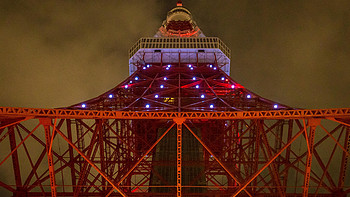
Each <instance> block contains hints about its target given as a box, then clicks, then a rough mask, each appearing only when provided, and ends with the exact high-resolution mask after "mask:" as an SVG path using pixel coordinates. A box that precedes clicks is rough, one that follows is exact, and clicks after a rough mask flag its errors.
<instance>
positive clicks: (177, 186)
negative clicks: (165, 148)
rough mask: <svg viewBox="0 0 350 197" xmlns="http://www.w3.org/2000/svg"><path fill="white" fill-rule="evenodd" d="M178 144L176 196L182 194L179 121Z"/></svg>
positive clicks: (178, 130) (178, 126) (179, 126)
mask: <svg viewBox="0 0 350 197" xmlns="http://www.w3.org/2000/svg"><path fill="white" fill-rule="evenodd" d="M176 134H177V135H176V136H177V137H176V144H177V149H176V155H177V156H176V169H177V170H176V172H177V173H176V174H177V176H176V177H177V179H176V196H178V197H179V196H181V174H182V172H181V165H182V155H181V154H182V150H181V149H182V124H181V123H180V124H179V123H178V124H177V132H176Z"/></svg>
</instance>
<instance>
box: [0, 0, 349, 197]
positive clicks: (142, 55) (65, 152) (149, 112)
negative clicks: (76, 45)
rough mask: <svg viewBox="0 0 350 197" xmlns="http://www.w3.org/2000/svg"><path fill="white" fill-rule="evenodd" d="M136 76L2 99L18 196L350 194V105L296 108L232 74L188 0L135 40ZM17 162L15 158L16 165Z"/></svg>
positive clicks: (5, 155)
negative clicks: (92, 91)
mask: <svg viewBox="0 0 350 197" xmlns="http://www.w3.org/2000/svg"><path fill="white" fill-rule="evenodd" d="M129 54H130V60H129V72H130V76H129V77H128V78H127V79H126V80H124V81H123V82H122V83H120V84H119V85H117V86H116V87H115V88H113V89H111V90H109V91H107V92H106V93H104V94H102V95H100V96H98V97H96V98H93V99H90V100H87V101H84V102H81V103H78V104H75V105H72V106H70V107H67V108H59V109H33V108H10V107H0V148H1V155H2V156H1V161H0V162H1V163H0V169H1V170H2V171H5V170H7V171H9V172H8V173H11V174H12V175H11V176H7V177H6V178H1V179H0V186H1V188H2V190H1V191H4V192H7V193H6V194H12V195H13V196H50V195H51V196H208V197H209V196H213V197H214V196H215V197H216V196H266V197H267V196H308V195H310V196H342V197H345V196H347V194H348V193H350V170H349V162H348V159H349V156H350V153H349V152H350V109H349V108H342V109H319V110H304V109H294V108H291V107H289V106H286V105H283V104H281V103H277V102H274V101H271V100H268V99H266V98H262V97H261V96H259V95H257V94H255V93H253V92H251V91H250V90H248V89H246V88H245V87H244V86H242V85H241V84H239V83H237V82H236V81H234V80H233V79H232V78H230V76H229V75H230V49H229V48H228V47H227V46H226V45H225V44H224V43H223V42H222V41H221V40H220V39H219V38H216V37H206V36H205V35H204V34H203V32H202V31H201V30H200V29H199V27H198V26H197V24H196V23H195V21H194V20H193V19H192V15H191V13H190V12H189V10H187V9H186V8H184V7H183V5H182V2H181V1H179V2H178V3H177V6H176V7H175V8H174V9H172V10H170V11H169V12H168V15H167V18H166V20H165V21H164V22H163V24H162V26H161V27H160V28H159V31H158V32H157V33H156V35H155V36H154V37H146V38H141V39H140V40H139V41H137V43H136V44H135V45H134V46H133V47H132V48H131V49H130V52H129ZM8 169H11V170H8Z"/></svg>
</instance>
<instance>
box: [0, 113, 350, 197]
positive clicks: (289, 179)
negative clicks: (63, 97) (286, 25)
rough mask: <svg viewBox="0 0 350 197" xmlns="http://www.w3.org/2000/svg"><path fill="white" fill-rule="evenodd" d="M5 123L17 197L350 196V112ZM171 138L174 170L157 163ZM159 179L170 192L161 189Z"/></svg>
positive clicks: (7, 117)
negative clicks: (190, 147) (190, 142)
mask: <svg viewBox="0 0 350 197" xmlns="http://www.w3.org/2000/svg"><path fill="white" fill-rule="evenodd" d="M0 117H1V126H0V134H1V138H0V146H1V152H2V155H3V156H2V157H1V163H0V168H2V169H3V168H6V166H7V167H8V168H9V169H8V170H10V169H11V168H12V169H11V171H12V172H11V173H10V172H7V174H12V175H11V176H8V177H4V176H3V177H1V181H0V185H1V186H2V188H3V189H5V190H7V191H8V192H12V193H13V195H14V196H49V195H52V196H120V195H121V196H175V195H176V194H178V195H177V196H181V195H183V196H247V195H248V196H308V195H310V196H311V195H314V196H346V195H347V194H348V193H350V185H349V180H350V175H349V168H348V166H349V163H348V159H349V150H350V121H349V120H350V109H348V108H347V109H323V110H272V111H240V112H121V111H91V110H68V109H31V108H0ZM158 128H163V129H162V131H159V130H158ZM198 129H200V130H201V134H200V136H199V135H198V132H197V131H196V130H198ZM212 131H215V132H212ZM157 134H158V136H157ZM169 135H173V136H175V137H176V145H175V147H176V154H172V155H173V157H172V158H171V157H170V158H171V159H169V160H167V161H160V160H157V159H156V158H155V155H156V150H157V146H159V145H160V143H162V140H163V141H164V140H165V138H166V136H169ZM182 136H186V137H187V138H189V136H192V138H193V139H195V141H196V142H198V144H200V147H199V146H197V148H200V149H201V150H202V153H203V155H202V156H201V157H197V158H195V159H191V158H188V156H189V155H188V154H189V153H188V152H186V150H185V149H186V148H185V146H186V145H185V144H184V143H181V142H182V141H184V139H182ZM5 139H8V141H9V143H8V142H6V140H5ZM173 145H174V144H173ZM182 151H183V152H182ZM45 160H46V161H45ZM159 166H170V168H173V169H174V170H175V169H177V170H176V171H174V173H175V178H176V179H174V180H177V181H176V183H171V180H170V182H169V180H167V179H169V175H168V176H167V177H166V176H164V173H162V172H157V169H162V168H159ZM191 166H192V168H191ZM193 166H196V168H195V169H197V171H196V173H192V174H191V176H190V180H186V181H184V178H181V175H182V174H184V173H186V172H185V171H186V170H188V169H192V170H193V169H194V168H193ZM26 169H27V170H26ZM28 169H30V170H28ZM198 169H200V171H198ZM2 172H3V171H2ZM3 174H4V173H3ZM162 175H163V176H162ZM187 175H189V174H188V173H187ZM151 176H157V180H160V183H159V184H157V185H156V184H152V183H151V180H152V179H154V178H153V177H151ZM170 179H173V178H170ZM181 180H182V181H181ZM199 180H204V182H200V181H199ZM184 182H186V184H184ZM152 188H158V189H157V190H154V189H152ZM159 188H163V190H161V189H159ZM50 189H51V191H50ZM156 191H158V192H156Z"/></svg>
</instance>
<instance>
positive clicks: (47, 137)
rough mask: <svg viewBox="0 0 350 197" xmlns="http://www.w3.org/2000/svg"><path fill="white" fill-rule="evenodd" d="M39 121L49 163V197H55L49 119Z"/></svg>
mask: <svg viewBox="0 0 350 197" xmlns="http://www.w3.org/2000/svg"><path fill="white" fill-rule="evenodd" d="M39 120H40V124H42V125H43V126H44V130H45V140H46V144H45V145H46V153H47V159H48V162H49V175H50V185H51V195H52V196H53V197H56V196H57V191H56V181H55V169H54V162H53V157H52V151H51V150H52V142H51V135H50V125H51V119H48V118H42V119H39ZM53 132H54V131H53Z"/></svg>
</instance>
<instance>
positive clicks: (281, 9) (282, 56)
mask: <svg viewBox="0 0 350 197" xmlns="http://www.w3.org/2000/svg"><path fill="white" fill-rule="evenodd" d="M183 2H184V6H185V7H187V8H188V9H189V10H190V11H191V12H192V14H193V15H194V18H195V20H196V22H197V24H198V25H199V26H200V28H201V29H202V31H203V32H204V33H205V34H206V35H207V36H217V37H219V38H221V39H222V40H223V41H224V42H225V43H226V44H227V45H228V47H229V48H230V49H231V50H232V58H231V76H232V77H233V78H234V79H235V80H236V81H238V82H239V83H241V84H242V85H244V86H245V87H247V88H248V89H250V90H252V91H254V92H256V93H258V94H259V95H261V96H263V97H266V98H269V99H272V100H275V101H278V102H282V103H284V104H287V105H290V106H295V107H301V108H332V107H350V9H349V8H350V1H349V0H332V1H330V0H317V1H316V0H315V1H311V0H310V1H306V0H293V1H284V0H283V1H280V0H264V1H252V0H246V1H245V0H216V1H213V0H184V1H183ZM175 3H176V0H147V1H141V0H138V1H136V0H128V1H122V0H118V1H107V0H105V1H104V0H101V1H76V0H71V1H50V0H37V1H34V0H27V1H21V0H18V1H13V0H2V1H1V2H0V90H1V91H0V92H1V95H0V106H13V107H45V108H54V107H63V106H69V105H71V104H74V103H77V102H80V101H83V100H86V99H89V98H92V97H95V96H98V95H100V94H102V93H103V92H105V91H107V90H109V89H111V88H113V87H114V86H116V85H117V84H118V83H120V82H121V81H122V80H123V79H125V78H126V77H127V76H128V49H129V48H130V47H131V46H132V45H133V44H134V43H135V42H136V41H137V40H138V39H139V38H140V37H146V36H153V35H154V34H155V32H156V31H157V29H158V27H159V26H160V25H161V23H162V21H163V20H164V19H165V17H166V13H167V11H169V10H170V9H171V8H172V7H174V6H175Z"/></svg>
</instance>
